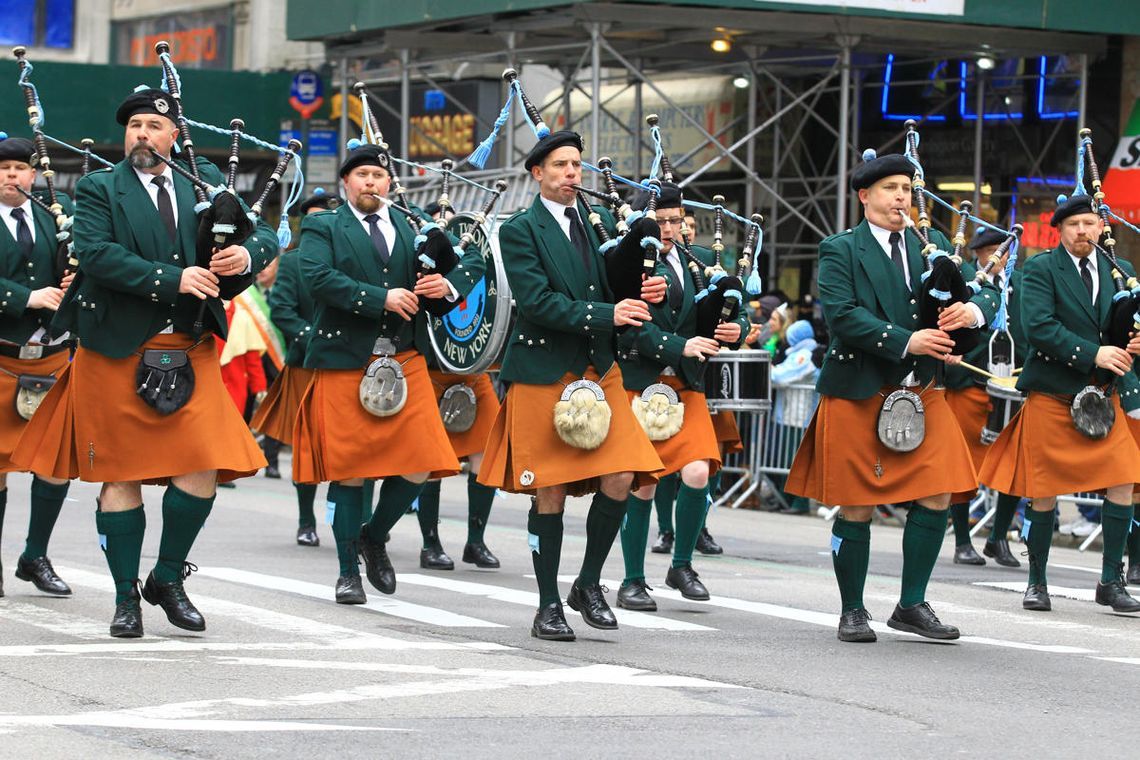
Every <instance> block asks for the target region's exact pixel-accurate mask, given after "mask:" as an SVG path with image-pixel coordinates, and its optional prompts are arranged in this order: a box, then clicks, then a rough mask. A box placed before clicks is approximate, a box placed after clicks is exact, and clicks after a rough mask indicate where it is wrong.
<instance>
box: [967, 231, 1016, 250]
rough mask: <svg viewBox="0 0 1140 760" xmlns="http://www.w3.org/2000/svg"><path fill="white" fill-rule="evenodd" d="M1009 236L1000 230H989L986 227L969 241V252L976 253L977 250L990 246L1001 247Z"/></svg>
mask: <svg viewBox="0 0 1140 760" xmlns="http://www.w3.org/2000/svg"><path fill="white" fill-rule="evenodd" d="M1007 237H1009V235H1007V234H1005V233H1004V232H1002V231H1001V230H995V229H991V228H989V227H986V228H984V229H982V230H980V231H978V232H976V233H974V237H973V238H971V239H970V250H971V251H976V250H978V249H979V248H987V247H989V246H991V245H1001V244H1002V242H1004V241H1005V239H1006V238H1007Z"/></svg>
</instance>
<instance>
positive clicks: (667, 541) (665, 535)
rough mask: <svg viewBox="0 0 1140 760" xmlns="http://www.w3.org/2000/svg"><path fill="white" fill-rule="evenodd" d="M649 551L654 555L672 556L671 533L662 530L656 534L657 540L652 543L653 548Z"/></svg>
mask: <svg viewBox="0 0 1140 760" xmlns="http://www.w3.org/2000/svg"><path fill="white" fill-rule="evenodd" d="M649 551H651V552H653V553H654V554H672V553H673V531H671V530H663V531H661V532H660V533H658V534H657V540H656V541H654V542H653V546H651V547H650V548H649Z"/></svg>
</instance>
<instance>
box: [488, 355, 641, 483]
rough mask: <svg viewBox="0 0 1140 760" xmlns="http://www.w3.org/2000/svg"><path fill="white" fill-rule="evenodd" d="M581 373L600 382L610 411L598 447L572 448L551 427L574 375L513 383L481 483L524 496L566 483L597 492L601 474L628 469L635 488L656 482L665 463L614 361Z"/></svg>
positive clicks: (494, 432)
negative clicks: (542, 381) (601, 369)
mask: <svg viewBox="0 0 1140 760" xmlns="http://www.w3.org/2000/svg"><path fill="white" fill-rule="evenodd" d="M584 377H585V379H586V380H593V381H594V382H596V383H598V384H599V385H601V386H602V390H603V391H604V392H605V394H606V400H607V401H608V402H609V405H610V410H611V412H612V418H611V420H610V432H609V435H608V436H606V440H605V441H604V442H603V443H602V445H601V446H599V447H598V448H596V449H593V450H592V451H586V450H585V449H577V448H574V447H573V446H570V445H568V444H566V443H564V442H563V441H562V439H561V438H559V437H558V433H556V432H555V431H554V405H555V403H557V402H558V399H559V398H561V397H562V391H563V389H564V388H565V386H566V385H567V384H568V383H571V382H573V381H575V380H577V379H579V378H578V377H576V376H574V375H572V374H571V373H569V372H567V373H566V374H565V375H563V377H562V379H561V380H560V381H559V382H556V383H551V384H550V385H527V384H524V383H513V384H512V385H511V387H510V390H508V391H507V398H506V401H505V402H504V403H503V406H502V408H501V409H500V410H499V415H498V416H497V417H496V418H495V426H494V428H492V430H491V434H490V435H489V436H488V437H487V445H486V447H485V449H484V455H483V466H482V467H481V468H480V469H479V482H480V483H482V484H483V485H486V486H494V487H496V488H501V489H503V490H504V491H510V492H512V493H527V494H533V493H535V492H536V491H537V490H538V489H539V488H546V487H549V486H557V485H566V486H567V493H568V494H570V495H571V496H583V495H585V494H588V493H592V492H594V491H597V490H598V482H599V480H598V479H599V478H600V477H601V476H602V475H609V474H611V473H615V472H633V474H634V476H633V488H634V489H635V490H636V489H638V488H641V487H642V486H647V485H651V484H653V483H656V482H657V478H658V477H659V476H660V474H661V471H662V470H663V469H664V465H663V464H662V463H661V459H660V457H658V456H657V453H656V451H654V449H653V444H652V443H650V442H649V437H648V436H646V435H645V431H644V430H642V429H641V425H639V424H638V422H637V419H636V418H634V416H633V410H632V409H631V408H630V406H629V401H628V398H629V397H628V396H627V395H626V392H625V389H624V388H623V387H622V377H621V369H620V368H619V367H618V365H617V364H616V363H615V364H614V365H613V366H612V367H610V370H609V372H607V373H606V376H605V377H604V378H601V379H599V378H598V373H597V371H596V370H595V369H594V368H593V367H592V366H591V367H587V368H586V374H585V376H584ZM524 475H526V476H527V481H528V482H527V483H526V484H525V485H524V484H523V483H522V481H521V478H522V477H523V476H524Z"/></svg>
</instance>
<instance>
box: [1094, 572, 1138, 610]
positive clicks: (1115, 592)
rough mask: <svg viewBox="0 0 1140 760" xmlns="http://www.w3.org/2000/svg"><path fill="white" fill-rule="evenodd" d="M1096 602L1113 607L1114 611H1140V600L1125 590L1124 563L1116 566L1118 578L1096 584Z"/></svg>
mask: <svg viewBox="0 0 1140 760" xmlns="http://www.w3.org/2000/svg"><path fill="white" fill-rule="evenodd" d="M1096 603H1097V604H1102V605H1104V606H1105V607H1112V611H1113V612H1140V601H1137V600H1135V599H1133V598H1132V597H1131V596H1130V595H1129V594H1128V592H1127V591H1125V590H1124V563H1123V562H1121V563H1120V564H1119V565H1117V566H1116V578H1115V579H1114V580H1111V581H1109V582H1108V583H1097V584H1096Z"/></svg>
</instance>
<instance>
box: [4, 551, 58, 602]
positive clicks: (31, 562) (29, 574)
mask: <svg viewBox="0 0 1140 760" xmlns="http://www.w3.org/2000/svg"><path fill="white" fill-rule="evenodd" d="M16 577H17V578H19V579H20V580H22V581H31V582H32V585H33V586H35V587H36V588H38V589H39V590H40V591H42V592H44V593H45V594H51V595H52V596H71V587H70V586H68V585H67V584H66V583H64V582H63V579H62V578H60V577H59V576H58V575H56V574H55V569H54V568H53V567H52V566H51V560H50V559H48V558H47V557H36V558H35V559H28V558H27V557H25V556H24V555H23V554H21V555H20V558H19V559H18V560H16Z"/></svg>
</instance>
